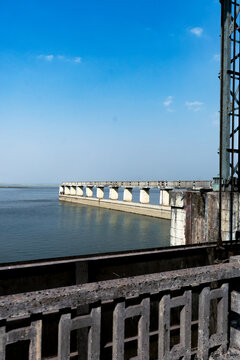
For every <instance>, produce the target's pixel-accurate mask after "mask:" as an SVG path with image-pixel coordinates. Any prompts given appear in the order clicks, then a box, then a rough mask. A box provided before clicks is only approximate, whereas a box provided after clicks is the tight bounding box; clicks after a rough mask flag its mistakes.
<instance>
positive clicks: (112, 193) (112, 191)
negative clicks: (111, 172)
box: [109, 187, 118, 200]
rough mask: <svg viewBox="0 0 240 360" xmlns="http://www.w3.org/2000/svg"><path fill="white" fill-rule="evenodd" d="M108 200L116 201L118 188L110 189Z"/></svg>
mask: <svg viewBox="0 0 240 360" xmlns="http://www.w3.org/2000/svg"><path fill="white" fill-rule="evenodd" d="M109 199H111V200H117V199H118V188H114V187H111V188H110V189H109Z"/></svg>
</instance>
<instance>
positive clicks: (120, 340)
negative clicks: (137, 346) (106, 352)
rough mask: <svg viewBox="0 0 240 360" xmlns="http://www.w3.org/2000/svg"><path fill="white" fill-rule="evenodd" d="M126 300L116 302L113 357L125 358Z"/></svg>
mask: <svg viewBox="0 0 240 360" xmlns="http://www.w3.org/2000/svg"><path fill="white" fill-rule="evenodd" d="M124 332H125V302H124V301H122V302H119V303H118V304H116V306H115V309H114V312H113V347H112V359H113V360H123V359H124Z"/></svg>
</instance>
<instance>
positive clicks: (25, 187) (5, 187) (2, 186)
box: [0, 184, 58, 189]
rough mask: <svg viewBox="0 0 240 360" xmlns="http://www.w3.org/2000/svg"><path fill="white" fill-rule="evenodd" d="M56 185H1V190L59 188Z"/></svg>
mask: <svg viewBox="0 0 240 360" xmlns="http://www.w3.org/2000/svg"><path fill="white" fill-rule="evenodd" d="M57 186H58V185H55V184H33V185H0V189H31V188H32V187H57Z"/></svg>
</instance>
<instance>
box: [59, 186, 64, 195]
mask: <svg viewBox="0 0 240 360" xmlns="http://www.w3.org/2000/svg"><path fill="white" fill-rule="evenodd" d="M62 194H64V187H63V186H62V185H60V186H59V195H62Z"/></svg>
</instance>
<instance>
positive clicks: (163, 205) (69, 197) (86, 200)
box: [59, 181, 212, 243]
mask: <svg viewBox="0 0 240 360" xmlns="http://www.w3.org/2000/svg"><path fill="white" fill-rule="evenodd" d="M94 187H95V188H96V197H94V196H93V188H94ZM107 187H108V188H109V199H105V198H104V188H107ZM211 187H212V183H211V181H105V182H104V181H90V182H64V183H62V184H61V185H60V187H59V199H60V200H62V201H69V202H74V203H78V204H84V205H91V206H98V207H102V208H105V209H112V210H119V211H124V212H130V213H134V214H140V215H146V216H153V217H158V218H162V219H169V220H170V219H171V214H172V213H173V212H172V211H171V206H170V194H171V191H172V190H173V189H175V188H177V189H189V190H192V189H194V190H198V189H203V188H204V189H211ZM84 188H85V189H86V190H85V191H86V196H83V195H84ZM119 188H122V189H123V201H119ZM134 188H135V189H139V202H138V203H136V202H133V201H132V200H133V195H132V192H133V189H134ZM150 189H160V196H159V204H158V205H151V204H150V203H149V202H150ZM176 231H179V228H177V230H176ZM177 236H179V233H178V234H177ZM182 238H183V235H182ZM182 238H181V239H180V240H179V241H180V243H181V242H182Z"/></svg>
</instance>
